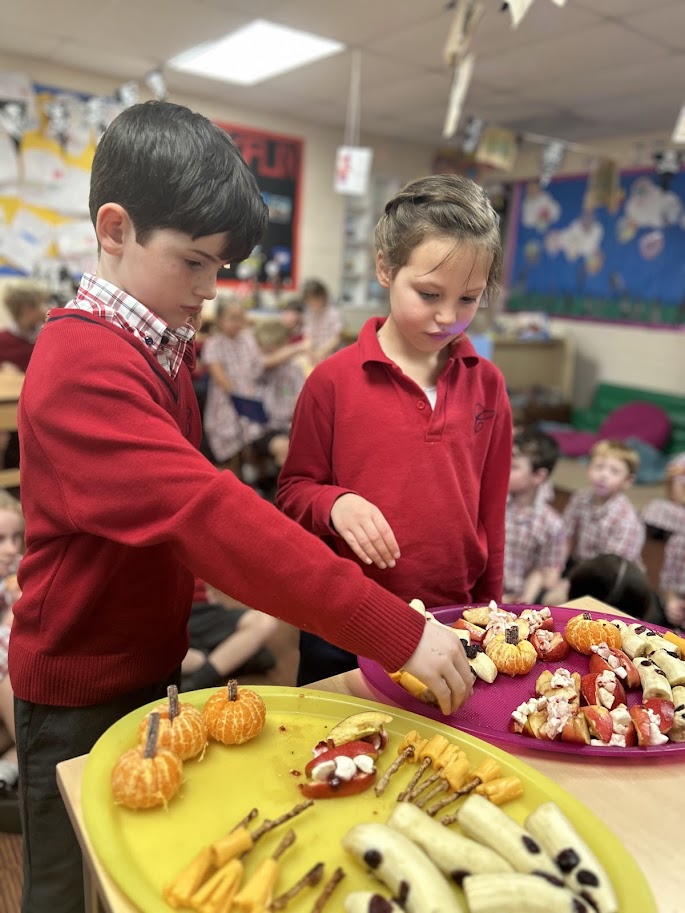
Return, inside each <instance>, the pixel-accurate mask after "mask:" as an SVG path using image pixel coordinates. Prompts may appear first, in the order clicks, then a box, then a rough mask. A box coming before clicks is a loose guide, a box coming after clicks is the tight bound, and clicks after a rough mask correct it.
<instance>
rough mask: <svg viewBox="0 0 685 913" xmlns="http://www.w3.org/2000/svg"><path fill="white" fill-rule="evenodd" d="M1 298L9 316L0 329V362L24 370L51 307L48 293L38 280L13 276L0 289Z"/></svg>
mask: <svg viewBox="0 0 685 913" xmlns="http://www.w3.org/2000/svg"><path fill="white" fill-rule="evenodd" d="M2 301H3V304H4V305H5V309H6V310H7V313H8V315H9V318H10V319H9V322H8V325H7V326H6V327H5V329H4V330H0V364H2V365H5V364H11V365H13V366H14V367H15V368H16V369H17V370H18V371H21V372H22V374H25V373H26V369H27V368H28V365H29V360H30V358H31V354H32V353H33V347H34V345H35V344H36V339H37V338H38V333H39V332H40V328H41V327H42V326H43V324H44V323H45V315H46V314H47V312H48V308H49V306H50V292H49V291H48V289H47V287H46V286H45V285H43V284H42V283H41V282H35V281H34V280H32V279H15V280H13V281H11V282H7V283H6V284H5V286H4V288H3V293H2Z"/></svg>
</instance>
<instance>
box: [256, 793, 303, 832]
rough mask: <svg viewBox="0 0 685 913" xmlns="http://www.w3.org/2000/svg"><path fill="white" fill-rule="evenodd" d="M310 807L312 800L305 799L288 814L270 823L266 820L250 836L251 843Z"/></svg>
mask: <svg viewBox="0 0 685 913" xmlns="http://www.w3.org/2000/svg"><path fill="white" fill-rule="evenodd" d="M310 805H314V800H313V799H307V800H306V801H305V802H301V803H300V804H299V805H296V806H295V807H294V808H291V809H290V811H289V812H285V814H283V815H280V816H279V817H278V818H274V819H273V821H270V820H269V819H268V818H267V819H266V820H265V821H264V823H263V824H262V825H260V826H259V827H258V828H257V830H256V831H255V832H254V833H253V834H252V842H253V843H256V842H257V841H258V840H259V838H260V837H263V836H264V834H266V832H267V831H270V830H273V828H275V827H278V825H279V824H285V822H286V821H289V820H290V819H291V818H294V817H295V816H296V815H299V814H300V812H303V811H305V809H308V808H309V807H310Z"/></svg>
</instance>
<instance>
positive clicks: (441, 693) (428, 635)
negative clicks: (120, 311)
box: [403, 621, 473, 716]
mask: <svg viewBox="0 0 685 913" xmlns="http://www.w3.org/2000/svg"><path fill="white" fill-rule="evenodd" d="M403 668H404V669H406V670H407V672H411V674H412V675H415V676H416V677H417V678H418V679H419V681H421V682H423V683H424V685H426V686H427V687H429V688H430V690H431V691H432V692H433V694H434V695H435V696H436V698H437V699H438V703H439V704H440V709H441V710H442V712H443V713H444V714H445V716H448V715H449V714H450V713H454V712H455V711H456V710H458V709H459V708H460V707H461V706H462V704H464V703H465V701H466V700H467V699H468V698H469V697H470V695H471V691H472V690H473V673H472V672H471V667H470V666H469V664H468V660H467V659H466V653H465V652H464V646H463V644H462V641H461V638H460V637H458V636H457V635H456V634H455V632H454V631H452V630H451V629H450V628H448V627H446V626H445V625H442V624H438V623H435V622H432V621H427V622H426V624H425V627H424V629H423V634H422V635H421V640H420V641H419V644H418V646H417V648H416V650H415V651H414V652H413V653H412V655H411V656H410V657H409V659H408V660H407V661H406V662H405V663H404V666H403Z"/></svg>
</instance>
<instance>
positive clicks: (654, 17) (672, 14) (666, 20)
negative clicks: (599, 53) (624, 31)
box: [625, 0, 685, 50]
mask: <svg viewBox="0 0 685 913" xmlns="http://www.w3.org/2000/svg"><path fill="white" fill-rule="evenodd" d="M625 24H626V27H627V28H630V29H634V30H635V31H636V32H639V33H640V34H642V35H646V36H647V37H648V38H655V39H656V40H658V41H661V42H663V43H664V44H665V45H668V46H669V47H672V48H679V49H681V50H682V49H684V48H685V3H683V2H682V0H676V2H674V3H673V2H672V3H670V4H669V6H664V7H660V8H659V9H654V8H650V9H648V10H643V11H642V12H641V13H639V14H637V15H635V16H628V17H627V18H626V20H625Z"/></svg>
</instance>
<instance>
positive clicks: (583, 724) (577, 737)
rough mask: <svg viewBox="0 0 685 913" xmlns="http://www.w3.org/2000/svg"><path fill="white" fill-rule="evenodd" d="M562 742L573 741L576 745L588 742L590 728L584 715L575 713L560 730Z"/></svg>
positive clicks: (587, 743)
mask: <svg viewBox="0 0 685 913" xmlns="http://www.w3.org/2000/svg"><path fill="white" fill-rule="evenodd" d="M561 741H562V742H575V743H576V744H577V745H589V744H590V730H589V728H588V724H587V720H586V719H585V715H584V714H582V713H576V714H575V716H572V717H571V719H570V720H569V721H568V722H567V723H566V725H565V726H564V728H563V729H562V730H561Z"/></svg>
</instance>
